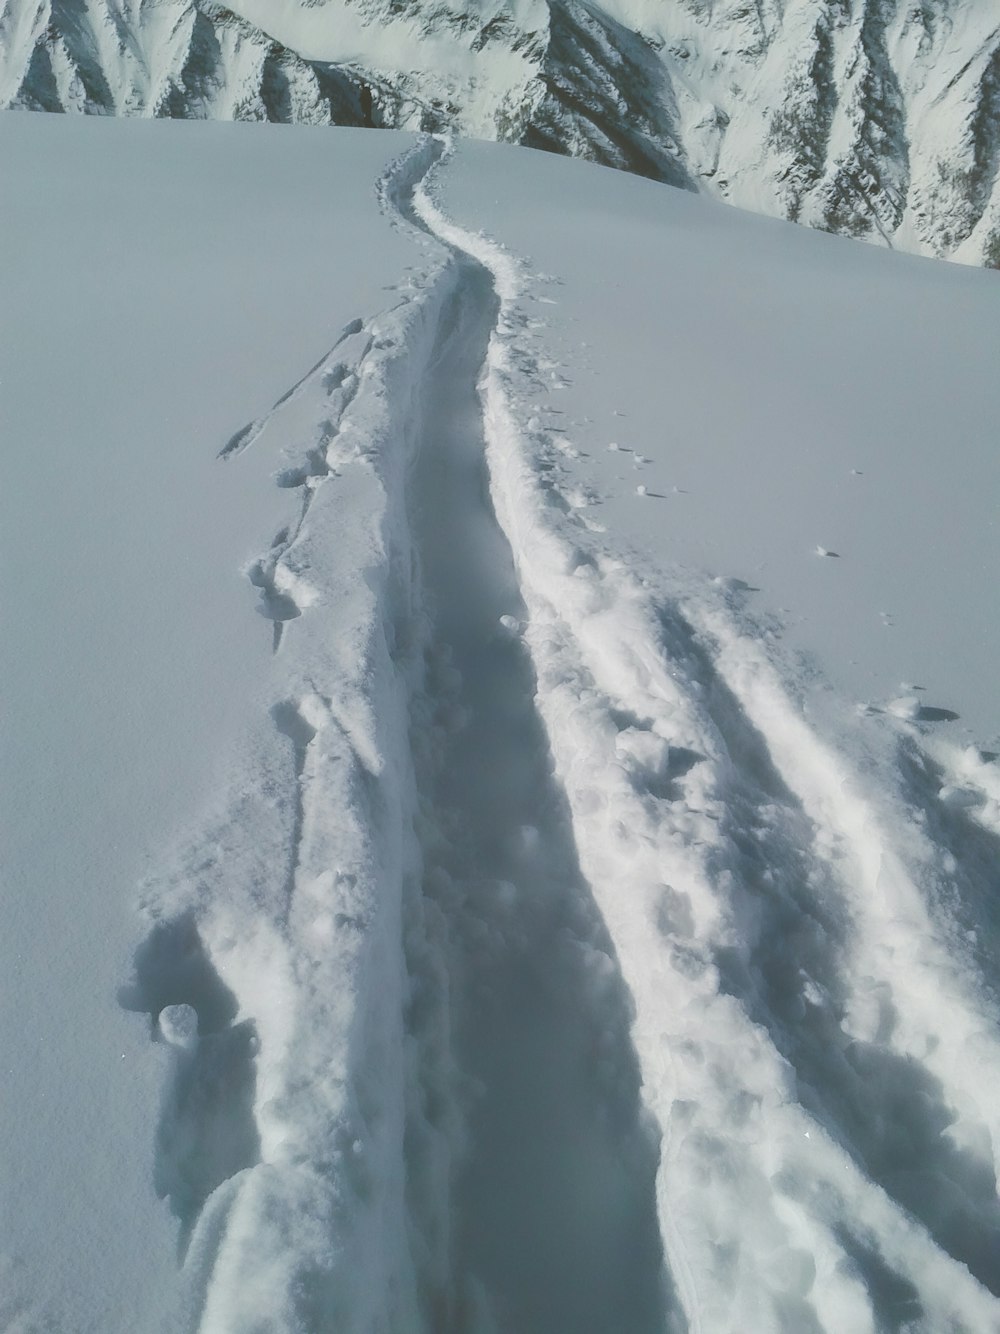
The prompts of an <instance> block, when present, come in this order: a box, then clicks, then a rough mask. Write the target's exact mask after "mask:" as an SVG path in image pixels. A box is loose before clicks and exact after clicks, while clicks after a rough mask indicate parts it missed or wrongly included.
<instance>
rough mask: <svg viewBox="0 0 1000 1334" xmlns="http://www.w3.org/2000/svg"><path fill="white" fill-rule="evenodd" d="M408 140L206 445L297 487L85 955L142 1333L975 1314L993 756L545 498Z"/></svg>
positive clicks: (552, 468)
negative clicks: (148, 1302) (808, 677)
mask: <svg viewBox="0 0 1000 1334" xmlns="http://www.w3.org/2000/svg"><path fill="white" fill-rule="evenodd" d="M452 151H453V149H452V147H451V145H450V144H449V143H447V142H445V141H443V140H435V139H424V140H422V141H421V142H420V143H419V144H418V145H417V147H416V148H415V149H414V150H413V151H412V152H411V153H409V154H407V155H406V156H405V157H404V158H402V159H400V161H399V162H397V163H395V164H393V165H392V166H391V167H390V168H389V169H388V170H387V172H386V173H385V175H384V176H383V178H382V179H381V181H380V182H379V183H378V194H379V200H380V204H381V207H382V211H383V213H384V215H385V217H386V218H387V220H388V221H389V222H390V224H391V225H393V226H395V227H398V228H402V229H404V230H405V231H406V232H407V234H408V236H409V237H410V239H411V240H412V242H413V245H414V248H415V252H416V254H417V257H418V258H417V261H416V262H415V266H414V268H413V270H411V271H410V272H409V273H408V275H407V276H406V277H405V278H404V279H403V281H402V282H401V283H400V285H399V289H398V290H399V300H398V301H397V303H396V304H395V305H393V306H391V307H390V308H389V309H388V310H387V311H385V312H383V313H382V314H381V315H378V316H376V317H374V318H355V319H352V320H351V321H350V322H349V323H348V324H347V325H346V326H345V327H344V330H343V333H342V334H341V336H340V338H338V340H337V342H336V343H335V344H334V346H333V347H332V348H331V349H330V351H329V352H328V353H326V354H325V355H324V356H323V357H322V358H321V359H320V360H319V361H318V362H317V363H316V365H315V366H313V367H312V368H311V369H310V370H309V371H308V372H307V373H306V374H305V375H304V376H303V377H302V378H301V379H300V380H299V381H297V383H296V384H295V385H294V386H292V388H291V389H289V390H288V392H287V393H285V394H284V395H282V396H281V398H279V400H278V401H277V402H276V403H275V405H274V406H273V408H272V409H271V410H270V411H269V412H268V413H266V414H264V415H263V416H262V417H260V418H258V419H256V420H254V421H252V422H250V423H249V424H248V425H247V426H245V427H244V428H242V430H240V431H238V432H237V433H236V434H235V435H234V436H233V437H232V439H231V440H230V441H229V443H228V444H227V445H226V446H225V448H224V449H223V450H222V451H221V455H220V457H221V458H223V459H224V460H226V461H228V462H230V463H234V464H236V463H238V458H239V455H240V454H241V453H242V452H243V451H244V450H246V449H247V448H249V447H250V446H251V445H254V444H255V443H256V442H262V441H263V442H267V443H269V444H273V445H275V446H279V445H280V446H283V447H284V448H285V450H286V452H287V453H288V455H289V462H288V466H287V467H285V468H284V469H282V470H281V471H279V472H278V474H277V476H276V479H275V480H276V484H277V485H278V486H279V487H281V488H284V489H290V490H295V491H297V492H298V495H299V504H298V513H297V516H296V518H295V520H294V522H293V523H292V524H290V525H287V526H285V527H283V528H282V529H281V530H280V531H278V532H277V533H276V534H275V536H274V538H273V541H272V543H271V545H270V547H269V548H268V550H267V551H265V552H263V553H262V554H261V555H260V556H259V557H258V558H257V559H256V560H255V561H253V562H252V563H251V564H250V566H249V567H248V569H247V571H246V573H247V578H248V580H249V582H250V584H251V586H252V588H253V590H254V593H255V596H256V601H257V610H258V612H259V613H260V614H261V615H262V616H263V617H264V618H266V619H267V620H270V621H271V622H272V644H273V648H274V653H275V659H274V677H273V698H272V699H271V701H270V703H269V704H268V705H267V708H266V710H265V716H263V717H262V719H261V724H260V729H259V736H257V737H256V738H255V739H254V742H253V746H254V749H253V751H252V758H253V762H252V765H251V766H250V767H249V768H248V769H247V771H246V772H242V773H241V776H240V777H239V779H238V780H237V781H234V785H233V790H232V791H231V792H230V793H229V794H227V795H226V797H225V798H224V800H222V801H221V803H220V806H219V809H218V811H217V812H216V813H215V815H214V816H213V817H212V818H211V819H210V820H209V821H208V822H207V823H206V826H205V828H204V830H202V831H201V832H200V833H199V834H198V836H197V837H195V838H193V839H192V840H191V842H190V844H189V845H188V846H186V847H185V848H184V849H182V850H181V851H180V852H179V853H178V855H177V857H176V859H175V862H174V863H173V864H172V865H170V866H169V867H167V868H166V869H165V870H164V872H163V874H162V875H161V876H159V877H158V878H157V879H156V881H155V882H153V883H151V884H150V885H149V886H147V887H146V890H145V905H146V912H147V913H148V916H149V919H150V929H149V934H148V937H147V939H146V941H145V943H144V944H143V946H142V947H141V948H140V950H139V951H138V953H137V956H136V960H135V977H134V979H133V981H132V982H131V983H130V984H129V986H127V987H126V988H124V989H123V992H122V1003H123V1005H125V1006H126V1007H127V1008H129V1009H133V1010H136V1011H140V1012H143V1013H146V1014H147V1015H148V1016H149V1022H150V1032H151V1035H152V1036H153V1038H154V1040H155V1041H157V1042H158V1043H160V1044H163V1045H165V1046H166V1047H167V1049H168V1050H167V1060H168V1063H169V1075H168V1078H167V1084H166V1088H165V1092H164V1100H163V1108H162V1113H161V1118H160V1124H159V1127H158V1129H157V1134H156V1185H157V1189H158V1190H159V1191H160V1193H161V1194H162V1195H164V1196H165V1197H167V1198H168V1199H169V1201H170V1206H171V1208H172V1209H173V1211H174V1213H175V1214H176V1216H177V1218H178V1220H179V1229H180V1230H179V1238H180V1253H181V1259H182V1264H183V1268H184V1274H185V1279H186V1283H187V1290H188V1292H189V1306H188V1324H189V1327H190V1328H191V1329H193V1330H194V1329H200V1330H203V1331H207V1332H210V1334H215V1332H216V1331H229V1330H232V1331H236V1330H240V1331H243V1330H254V1329H261V1330H263V1329H265V1328H266V1329H268V1330H288V1331H292V1330H319V1329H328V1328H337V1329H338V1330H344V1331H359V1332H360V1331H374V1330H376V1329H379V1330H382V1329H386V1330H397V1331H400V1332H401V1334H411V1332H415V1331H418V1330H421V1329H426V1330H428V1331H434V1334H439V1332H440V1334H449V1332H451V1334H490V1332H491V1331H494V1332H495V1334H562V1332H563V1331H565V1334H569V1332H570V1331H574V1334H587V1331H593V1334H601V1332H603V1331H608V1330H611V1329H622V1330H626V1329H627V1330H628V1331H629V1334H645V1331H650V1334H651V1332H652V1331H654V1330H668V1329H669V1330H673V1329H678V1330H679V1329H683V1328H690V1329H692V1330H701V1331H706V1332H710V1331H734V1332H735V1331H747V1330H753V1331H755V1334H756V1332H757V1331H759V1332H760V1334H764V1332H765V1331H770V1330H775V1331H778V1330H782V1331H785V1330H788V1331H791V1330H794V1331H809V1330H837V1331H841V1330H851V1331H852V1332H853V1331H859V1332H860V1331H867V1330H871V1331H876V1330H879V1331H881V1330H926V1331H944V1330H963V1331H974V1332H975V1334H979V1332H980V1331H988V1330H1000V1302H998V1301H997V1299H996V1296H995V1294H997V1293H1000V1258H998V1257H1000V1208H998V1203H997V1191H996V1153H997V1151H998V1146H1000V1120H998V1112H997V1107H998V1106H1000V1102H998V1099H997V1093H998V1092H1000V1044H998V1041H997V1026H996V1020H997V1009H996V998H995V997H994V995H993V993H992V990H991V987H990V984H989V982H988V981H987V978H988V976H989V974H990V972H991V970H995V967H996V961H995V960H994V959H992V958H991V957H989V956H988V953H987V952H986V949H987V947H986V946H985V944H984V943H983V942H982V940H980V938H979V937H978V936H976V934H975V926H976V924H979V923H982V922H983V921H984V920H991V918H992V916H994V915H995V913H996V909H995V907H992V906H991V905H992V903H993V902H994V901H995V889H996V880H997V875H996V871H995V867H996V865H997V864H998V862H997V852H998V851H1000V814H998V812H1000V783H998V781H997V779H996V772H997V771H996V768H995V766H994V765H993V764H992V763H991V760H992V758H993V757H990V756H986V755H983V754H981V753H980V752H977V751H975V750H973V749H967V750H964V751H962V750H960V749H957V748H951V747H949V745H948V744H947V743H945V742H940V741H938V740H937V738H936V736H935V734H934V733H933V730H932V729H929V728H928V727H926V726H921V725H920V723H919V721H916V722H914V721H910V722H907V721H905V720H900V719H889V718H859V717H858V716H857V715H852V716H850V717H848V715H847V713H846V710H841V711H840V712H838V710H837V709H836V708H834V707H833V706H832V705H831V706H830V707H829V708H828V709H826V710H825V711H824V709H823V708H821V707H818V706H817V704H816V702H815V700H813V699H812V698H811V697H809V698H807V697H805V696H802V697H799V696H798V695H797V694H796V692H795V689H794V688H793V686H792V685H791V684H790V682H792V681H794V679H795V678H794V672H793V670H792V667H793V665H791V664H788V663H785V662H782V661H780V660H779V659H778V657H777V649H776V648H773V647H772V646H771V644H770V643H769V641H768V638H767V635H766V633H763V632H762V630H761V626H760V625H759V624H756V623H754V622H753V620H752V619H751V618H750V617H749V614H748V612H747V610H746V608H745V606H744V597H743V594H742V592H741V590H740V589H739V587H738V586H736V585H734V584H726V583H722V584H719V583H717V584H714V585H706V584H705V583H704V582H703V581H702V582H700V581H698V580H697V579H695V578H694V576H692V575H689V574H686V573H685V572H683V571H663V570H660V571H651V570H645V569H643V567H642V563H641V561H639V560H638V559H637V558H636V559H631V558H629V559H625V558H623V556H622V555H621V554H620V553H619V552H618V551H616V550H615V548H614V547H613V545H612V543H611V541H610V539H609V538H607V537H606V536H605V535H603V534H602V533H600V532H599V531H597V530H596V527H595V526H594V525H593V524H591V523H589V522H588V520H587V516H586V509H585V507H583V506H581V505H580V504H578V503H576V500H577V498H576V497H575V496H574V494H573V492H572V488H571V483H570V482H569V480H568V479H567V478H565V477H564V473H563V468H564V462H565V455H566V453H567V450H568V448H569V447H568V446H567V445H566V443H565V442H564V440H563V439H562V433H561V432H560V430H559V428H558V427H557V426H556V425H552V424H551V422H549V423H548V424H547V423H546V421H544V420H543V417H542V415H541V413H540V410H539V407H538V404H539V401H540V400H544V397H545V393H546V392H547V390H548V389H550V388H552V387H553V386H554V385H555V386H556V387H558V386H559V385H561V384H564V383H566V382H567V381H566V379H565V378H559V375H562V376H565V374H568V373H569V369H570V368H560V367H556V368H553V367H552V366H551V365H550V363H545V364H544V365H543V363H542V360H541V357H540V354H539V350H538V347H537V335H538V332H539V328H540V321H539V319H538V317H537V310H538V307H537V302H539V301H541V302H545V301H548V300H549V298H547V297H545V296H544V295H543V294H542V289H543V287H544V284H545V279H543V278H540V277H538V276H537V275H532V274H530V272H529V271H528V269H527V267H526V266H525V265H524V264H523V263H521V262H520V261H517V260H515V259H514V258H512V257H511V256H510V255H508V254H507V253H506V252H505V251H504V250H503V249H502V248H501V247H499V246H498V245H496V244H495V243H494V242H492V241H490V240H488V239H487V238H484V237H483V236H481V235H478V234H476V235H474V234H471V233H468V232H465V231H463V230H462V229H461V228H460V227H459V226H458V225H457V224H455V223H454V222H452V221H451V220H450V219H449V218H448V217H447V216H446V215H445V213H444V212H443V211H442V209H441V206H440V205H439V203H438V202H437V199H436V193H435V190H436V186H435V181H436V177H437V174H438V173H439V172H440V171H441V170H442V168H443V167H444V165H445V164H446V163H447V160H448V158H449V156H450V154H451V153H452ZM556 372H559V375H556ZM554 376H555V378H553V377H554ZM183 1006H190V1007H192V1008H193V1010H194V1011H195V1012H196V1015H197V1028H198V1037H197V1039H196V1040H195V1041H193V1042H190V1043H185V1042H181V1041H178V1039H177V1032H179V1031H180V1030H179V1029H178V1028H177V1027H176V1024H175V1023H174V1020H173V1019H172V1017H171V1016H178V1015H179V1016H181V1017H183V1015H184V1014H186V1013H189V1012H187V1011H183V1010H170V1011H169V1013H168V1014H166V1015H164V1014H163V1012H164V1010H165V1009H168V1008H169V1007H183Z"/></svg>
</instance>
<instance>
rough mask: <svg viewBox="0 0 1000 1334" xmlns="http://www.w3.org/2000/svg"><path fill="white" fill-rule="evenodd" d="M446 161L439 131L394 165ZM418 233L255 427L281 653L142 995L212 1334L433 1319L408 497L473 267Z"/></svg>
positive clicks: (181, 1213) (163, 903)
mask: <svg viewBox="0 0 1000 1334" xmlns="http://www.w3.org/2000/svg"><path fill="white" fill-rule="evenodd" d="M433 152H434V146H433V145H430V144H428V143H426V142H421V143H420V144H419V145H418V146H417V148H416V149H415V150H414V151H413V152H412V153H411V154H410V155H408V156H407V157H406V158H404V159H403V160H401V162H400V163H398V164H396V165H395V166H394V167H393V168H391V169H390V171H389V172H388V173H387V178H388V179H389V180H391V181H394V182H399V181H403V182H405V180H406V179H407V178H412V177H413V176H414V175H416V174H419V173H420V172H421V171H422V170H424V169H425V167H426V164H427V161H428V160H429V157H430V156H432V155H433ZM400 188H405V187H404V186H401V187H400ZM389 221H390V222H392V223H394V224H395V225H402V224H401V222H400V220H399V219H398V217H397V216H396V215H395V214H394V215H393V216H392V217H391V218H390V219H389ZM414 245H415V246H416V247H417V248H418V250H417V253H418V255H419V256H422V260H421V264H420V268H419V271H418V272H417V273H415V274H412V275H410V277H408V278H407V279H405V280H404V282H403V283H402V284H401V285H400V288H399V294H400V300H399V302H398V303H397V304H396V305H395V306H394V307H393V308H392V309H391V310H390V311H388V312H386V313H385V314H383V315H382V316H379V317H376V318H375V319H373V320H367V321H352V322H351V324H349V325H348V326H347V329H346V330H345V338H344V339H343V340H341V342H340V343H339V345H338V346H337V347H336V348H335V349H333V350H331V352H330V354H328V356H327V357H326V358H324V359H323V360H322V361H321V362H320V363H318V364H317V366H315V367H314V368H313V370H312V371H310V372H309V373H308V374H307V375H306V376H305V377H303V378H302V379H301V380H300V381H299V382H298V384H297V385H296V386H295V387H294V388H293V390H292V391H290V392H289V393H288V394H287V395H285V396H284V398H283V399H282V400H281V401H279V403H278V404H277V405H276V406H275V409H273V410H272V412H271V413H270V414H268V416H267V418H266V419H265V420H263V421H262V422H261V424H260V430H259V432H258V436H264V435H267V436H269V437H271V436H273V437H274V443H277V442H279V441H280V442H283V443H284V444H285V445H286V448H288V449H289V450H294V451H295V453H294V454H293V467H292V468H291V469H286V470H285V471H284V472H282V473H279V475H278V477H277V482H278V485H279V487H284V488H286V489H287V488H289V487H297V488H298V489H299V490H300V491H301V495H302V501H301V504H300V506H299V518H298V521H297V523H296V524H295V525H293V526H292V527H291V528H285V529H283V530H282V531H280V532H279V533H278V534H276V536H275V539H274V541H273V544H272V546H271V549H270V550H269V551H268V552H266V553H265V554H264V555H263V556H262V557H261V558H259V559H258V560H257V561H256V562H254V563H253V564H252V565H251V567H250V569H249V571H248V575H249V577H250V580H251V583H252V584H253V585H255V587H256V589H257V591H258V594H259V598H260V607H259V610H260V611H262V613H263V614H264V615H265V616H266V617H268V618H269V619H271V620H273V621H275V623H276V625H283V626H284V629H285V633H284V635H283V636H276V639H275V646H276V647H277V646H278V645H279V643H280V647H281V653H280V655H279V656H277V657H276V658H275V659H274V671H273V674H272V680H271V681H270V683H269V685H268V690H269V692H270V698H269V699H265V701H264V707H263V708H262V712H261V717H260V722H259V726H258V728H257V731H256V734H255V735H254V736H253V737H251V738H249V739H248V743H247V752H248V753H247V755H246V756H245V757H243V763H242V764H241V765H240V766H239V767H238V769H237V771H236V778H235V780H234V786H233V790H232V791H231V792H229V793H228V794H226V796H225V797H224V798H223V800H222V801H221V802H220V807H219V810H218V812H217V814H216V816H215V817H214V818H213V819H212V820H211V821H210V822H209V823H208V825H207V826H206V828H205V829H204V830H203V831H202V832H201V833H200V834H198V835H197V836H196V837H194V838H193V839H192V840H191V842H190V845H189V847H188V848H187V849H186V850H184V851H182V852H181V853H180V854H179V855H178V857H177V859H176V865H174V866H173V867H172V868H171V869H169V870H168V871H167V872H166V873H164V874H163V875H162V876H159V877H157V879H156V880H155V881H154V882H153V883H152V884H150V885H149V886H148V887H147V890H146V896H145V897H146V902H147V911H148V913H149V915H150V917H151V930H150V934H149V937H148V939H147V942H146V943H145V945H144V946H143V947H142V948H141V949H140V951H139V952H138V954H137V957H136V964H135V979H134V982H133V983H132V984H131V985H130V986H129V987H127V988H126V989H125V990H124V992H123V997H122V1000H123V1004H125V1005H126V1006H127V1007H128V1008H131V1009H135V1010H139V1011H145V1012H146V1013H148V1014H149V1016H150V1021H151V1033H152V1035H153V1037H154V1039H156V1040H157V1041H159V1042H164V1043H166V1044H167V1046H168V1049H169V1052H170V1057H169V1059H170V1063H171V1074H170V1078H169V1082H168V1087H167V1089H166V1092H165V1096H164V1104H163V1110H162V1114H161V1123H160V1126H159V1129H158V1132H157V1184H158V1188H159V1189H160V1191H161V1193H163V1194H165V1195H167V1196H168V1198H169V1200H170V1204H171V1207H172V1209H173V1211H174V1213H175V1214H176V1215H177V1216H178V1218H179V1221H180V1224H181V1229H182V1242H183V1244H184V1251H183V1255H184V1269H185V1275H186V1278H187V1281H188V1289H189V1317H188V1318H189V1324H190V1327H191V1328H192V1329H194V1328H197V1329H202V1330H205V1331H212V1332H213V1334H216V1332H217V1331H228V1330H232V1331H236V1330H241V1331H243V1330H251V1329H263V1328H267V1329H273V1330H289V1331H290V1330H299V1329H320V1328H329V1327H331V1325H335V1326H336V1327H337V1328H338V1329H341V1328H342V1329H344V1330H358V1331H361V1330H371V1329H375V1328H384V1327H389V1328H393V1329H400V1330H402V1329H408V1330H409V1329H414V1330H415V1329H419V1328H421V1327H422V1322H423V1315H422V1309H423V1305H424V1298H423V1295H422V1291H421V1285H422V1282H423V1280H422V1277H421V1276H418V1272H417V1271H418V1268H419V1269H420V1270H421V1271H424V1270H426V1269H427V1267H428V1264H429V1261H425V1260H421V1262H420V1263H419V1264H418V1263H417V1261H416V1260H415V1259H414V1254H415V1252H416V1251H418V1250H419V1245H418V1243H419V1240H420V1232H421V1221H422V1220H421V1218H420V1217H419V1213H420V1211H419V1208H418V1209H417V1221H416V1222H414V1221H412V1219H411V1213H410V1209H409V1206H408V1202H407V1169H406V1165H405V1162H404V1143H405V1141H406V1140H407V1137H408V1127H407V1124H406V1123H407V1117H408V1115H409V1112H410V1090H409V1087H408V1083H407V1077H406V1072H407V1070H408V1068H409V1065H410V1061H409V1058H408V1055H407V1053H408V1050H409V1044H410V1041H411V1040H410V1038H408V1036H407V1034H406V1031H405V1028H404V1015H405V1011H406V1009H407V1006H408V1004H409V1001H408V995H407V988H408V983H407V980H406V970H405V966H404V956H403V939H404V928H405V931H406V932H407V933H408V934H409V935H411V936H414V935H416V936H418V937H419V933H420V923H419V920H417V917H416V916H415V915H414V914H415V909H414V908H413V904H412V899H413V898H414V896H415V895H416V894H417V891H418V887H419V874H418V867H419V855H418V850H417V847H416V844H415V842H414V839H413V835H412V833H411V832H410V830H411V828H412V823H413V817H414V814H415V810H416V798H415V792H414V788H413V780H412V768H411V763H410V756H409V748H408V727H409V724H408V707H409V705H408V695H407V670H406V662H407V655H408V653H409V651H410V650H409V649H408V647H407V645H408V643H409V642H410V641H411V640H412V639H413V634H414V630H413V627H414V623H415V615H416V613H415V608H414V605H413V595H414V589H413V584H412V570H413V564H412V553H411V551H410V547H409V538H408V532H407V528H406V524H405V515H404V514H403V503H404V502H403V492H404V489H405V481H406V475H407V459H408V455H409V452H410V450H411V449H412V448H413V447H414V444H415V441H414V437H413V430H412V421H411V417H410V412H409V405H410V402H411V400H412V396H413V394H414V392H415V385H416V383H417V382H418V381H419V379H420V378H421V376H422V373H423V368H424V363H425V361H426V358H427V357H428V355H429V353H430V350H431V348H432V347H433V343H434V339H435V331H436V327H437V319H438V316H439V310H440V306H441V303H442V302H443V301H444V300H445V299H446V296H447V292H448V290H449V289H450V286H451V283H452V276H451V273H450V270H449V266H448V263H447V256H446V254H445V253H444V252H443V251H442V250H441V249H440V247H438V246H437V245H436V244H434V243H432V242H431V241H430V240H429V239H428V238H426V237H425V236H423V235H422V234H420V233H416V234H415V235H414ZM295 454H297V455H298V457H297V460H296V459H295ZM418 943H419V942H418Z"/></svg>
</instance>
